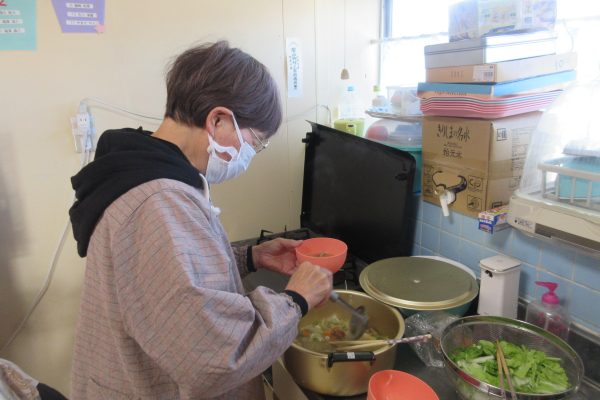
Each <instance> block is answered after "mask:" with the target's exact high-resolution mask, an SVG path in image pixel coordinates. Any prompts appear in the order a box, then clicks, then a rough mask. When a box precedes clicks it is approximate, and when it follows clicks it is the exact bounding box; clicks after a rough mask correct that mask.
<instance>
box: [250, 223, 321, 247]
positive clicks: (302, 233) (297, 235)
mask: <svg viewBox="0 0 600 400" xmlns="http://www.w3.org/2000/svg"><path fill="white" fill-rule="evenodd" d="M314 236H317V235H311V233H310V231H309V230H308V229H306V228H300V229H294V230H291V231H288V230H287V227H284V228H283V232H279V233H273V232H271V231H268V230H266V229H261V230H260V235H259V236H258V239H256V244H261V243H262V242H266V241H267V240H272V239H275V238H278V237H282V238H286V239H295V240H304V239H308V238H310V237H314Z"/></svg>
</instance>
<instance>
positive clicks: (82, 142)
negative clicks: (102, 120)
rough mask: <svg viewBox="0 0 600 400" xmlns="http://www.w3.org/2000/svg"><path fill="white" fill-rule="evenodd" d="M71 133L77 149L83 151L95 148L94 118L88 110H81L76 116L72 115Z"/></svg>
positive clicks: (79, 151) (78, 151)
mask: <svg viewBox="0 0 600 400" xmlns="http://www.w3.org/2000/svg"><path fill="white" fill-rule="evenodd" d="M71 133H72V135H73V140H74V141H75V151H76V152H77V153H83V152H85V151H86V150H89V151H93V150H94V147H95V146H94V135H95V133H96V128H95V127H94V118H93V117H92V115H91V114H90V113H88V112H80V113H78V114H77V115H76V116H75V117H71Z"/></svg>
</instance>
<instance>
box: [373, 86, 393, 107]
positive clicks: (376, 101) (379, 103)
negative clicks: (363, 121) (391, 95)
mask: <svg viewBox="0 0 600 400" xmlns="http://www.w3.org/2000/svg"><path fill="white" fill-rule="evenodd" d="M371 110H373V111H375V112H389V110H390V102H389V101H388V99H387V97H385V96H384V95H383V93H382V92H381V88H380V87H379V86H378V85H375V86H373V100H371Z"/></svg>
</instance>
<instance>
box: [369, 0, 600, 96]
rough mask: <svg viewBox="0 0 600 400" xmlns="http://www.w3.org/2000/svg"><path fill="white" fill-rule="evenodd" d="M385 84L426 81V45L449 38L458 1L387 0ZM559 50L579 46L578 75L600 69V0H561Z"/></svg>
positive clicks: (383, 53)
mask: <svg viewBox="0 0 600 400" xmlns="http://www.w3.org/2000/svg"><path fill="white" fill-rule="evenodd" d="M382 1H383V13H382V17H383V20H382V25H383V29H382V38H381V41H380V46H381V64H380V77H381V87H388V86H394V85H400V86H416V85H417V83H418V82H422V81H424V80H425V57H424V53H423V47H424V46H426V45H429V44H436V43H445V42H448V6H449V5H450V4H452V3H456V0H420V1H406V0H382ZM555 31H556V32H557V35H558V52H560V53H563V52H568V51H575V52H576V53H577V57H578V67H577V73H578V80H580V81H589V80H591V79H594V78H596V77H597V76H598V74H599V73H600V69H599V67H600V52H598V50H597V49H598V44H597V41H598V39H597V38H599V37H600V2H597V1H589V0H557V21H556V26H555Z"/></svg>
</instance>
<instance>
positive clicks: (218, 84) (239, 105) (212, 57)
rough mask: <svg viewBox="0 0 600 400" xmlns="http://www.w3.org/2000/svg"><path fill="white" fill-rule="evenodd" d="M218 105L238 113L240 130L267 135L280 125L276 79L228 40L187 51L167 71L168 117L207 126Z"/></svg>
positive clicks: (279, 106) (280, 117) (188, 123)
mask: <svg viewBox="0 0 600 400" xmlns="http://www.w3.org/2000/svg"><path fill="white" fill-rule="evenodd" d="M218 106H222V107H226V108H228V109H230V110H231V111H233V113H234V115H235V118H236V120H237V122H238V124H239V126H240V128H254V129H257V130H259V131H261V132H263V133H264V134H265V135H266V137H269V136H271V135H273V134H274V133H275V132H276V131H277V129H278V128H279V126H280V125H281V121H282V110H281V100H280V97H279V90H278V88H277V84H276V83H275V80H274V79H273V77H272V76H271V74H270V73H269V71H268V70H267V68H266V67H265V66H264V65H263V64H261V63H260V62H259V61H257V60H256V59H255V58H254V57H252V56H250V55H249V54H247V53H245V52H243V51H242V50H240V49H237V48H232V47H229V43H228V42H227V41H219V42H216V43H205V44H202V45H200V46H197V47H193V48H191V49H189V50H186V51H185V52H184V53H182V54H181V55H179V56H178V57H177V58H176V59H175V61H174V62H173V64H172V65H171V67H170V70H169V72H168V73H167V106H166V111H165V117H169V118H171V119H173V120H175V121H177V122H179V123H183V124H186V125H188V126H196V127H200V128H203V127H204V124H205V122H206V117H207V116H208V113H209V112H210V110H212V109H213V108H215V107H218Z"/></svg>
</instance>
